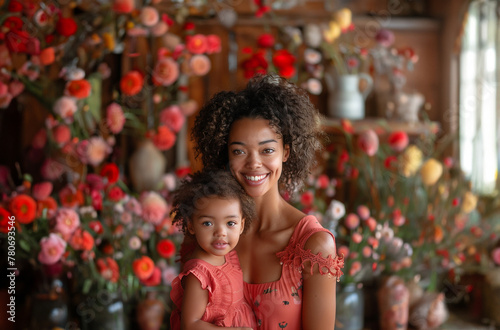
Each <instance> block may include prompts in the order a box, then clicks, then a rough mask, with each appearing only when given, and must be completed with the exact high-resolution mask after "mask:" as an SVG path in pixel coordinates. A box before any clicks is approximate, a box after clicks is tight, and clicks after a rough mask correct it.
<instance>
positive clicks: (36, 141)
mask: <svg viewBox="0 0 500 330" xmlns="http://www.w3.org/2000/svg"><path fill="white" fill-rule="evenodd" d="M46 143H47V131H46V130H45V129H43V128H41V129H40V130H39V131H38V132H37V133H36V134H35V136H34V137H33V140H32V141H31V146H32V147H33V148H34V149H43V147H45V144H46Z"/></svg>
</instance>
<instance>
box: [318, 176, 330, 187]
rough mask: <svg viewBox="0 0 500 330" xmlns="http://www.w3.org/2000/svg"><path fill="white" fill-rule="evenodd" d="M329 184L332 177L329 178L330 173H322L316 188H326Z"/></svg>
mask: <svg viewBox="0 0 500 330" xmlns="http://www.w3.org/2000/svg"><path fill="white" fill-rule="evenodd" d="M329 184H330V179H329V178H328V175H326V174H321V175H320V176H319V177H318V180H317V181H316V188H319V189H326V188H328V185H329Z"/></svg>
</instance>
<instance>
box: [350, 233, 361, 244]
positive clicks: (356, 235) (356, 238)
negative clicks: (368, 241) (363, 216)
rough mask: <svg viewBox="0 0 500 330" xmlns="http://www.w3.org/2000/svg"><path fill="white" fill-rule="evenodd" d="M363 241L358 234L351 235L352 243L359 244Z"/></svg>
mask: <svg viewBox="0 0 500 330" xmlns="http://www.w3.org/2000/svg"><path fill="white" fill-rule="evenodd" d="M362 240H363V236H362V235H361V234H360V233H353V234H352V241H353V242H354V243H356V244H359V243H361V241H362Z"/></svg>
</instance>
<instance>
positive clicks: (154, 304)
mask: <svg viewBox="0 0 500 330" xmlns="http://www.w3.org/2000/svg"><path fill="white" fill-rule="evenodd" d="M164 316H165V306H164V304H163V302H162V301H161V300H160V299H158V298H157V297H156V292H148V294H147V296H146V298H145V299H144V300H142V301H141V302H139V304H138V306H137V323H138V324H139V327H140V329H141V330H159V329H160V328H161V325H162V323H163V317H164Z"/></svg>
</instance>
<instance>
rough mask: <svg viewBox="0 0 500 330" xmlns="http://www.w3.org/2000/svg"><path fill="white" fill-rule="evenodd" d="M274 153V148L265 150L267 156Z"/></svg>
mask: <svg viewBox="0 0 500 330" xmlns="http://www.w3.org/2000/svg"><path fill="white" fill-rule="evenodd" d="M273 152H274V149H272V148H268V149H264V153H265V154H272V153H273Z"/></svg>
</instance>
